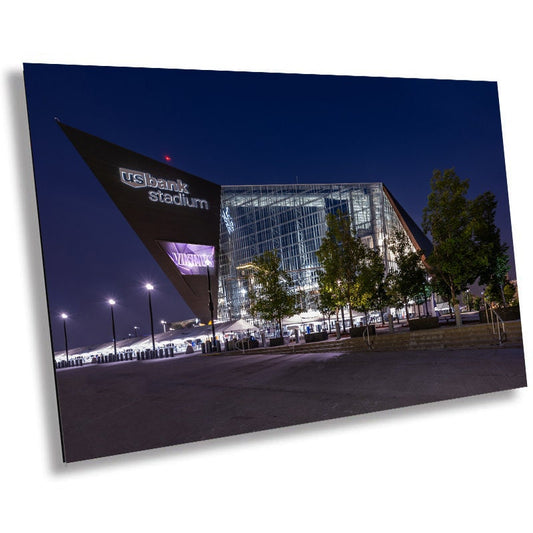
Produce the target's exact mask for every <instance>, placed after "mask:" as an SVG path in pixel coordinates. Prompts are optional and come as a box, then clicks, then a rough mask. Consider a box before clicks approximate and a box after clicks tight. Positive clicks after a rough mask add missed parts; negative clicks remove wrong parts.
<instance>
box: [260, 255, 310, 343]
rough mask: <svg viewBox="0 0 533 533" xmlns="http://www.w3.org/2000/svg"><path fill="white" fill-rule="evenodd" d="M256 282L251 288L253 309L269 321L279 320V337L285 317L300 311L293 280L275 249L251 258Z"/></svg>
mask: <svg viewBox="0 0 533 533" xmlns="http://www.w3.org/2000/svg"><path fill="white" fill-rule="evenodd" d="M252 265H253V266H252V270H253V283H252V287H253V288H252V290H250V311H251V313H252V315H258V316H260V317H261V318H262V319H263V320H266V321H268V322H277V324H278V326H279V331H280V336H281V335H282V320H283V319H284V318H286V317H288V316H292V315H294V314H296V313H298V312H299V310H300V309H299V307H298V305H297V303H298V295H297V294H295V290H294V283H293V281H292V279H291V277H290V276H289V274H288V273H287V272H285V271H284V270H283V269H282V268H281V261H280V258H279V257H278V254H277V253H276V252H274V251H267V252H265V253H264V254H263V255H260V256H258V257H254V259H253V260H252Z"/></svg>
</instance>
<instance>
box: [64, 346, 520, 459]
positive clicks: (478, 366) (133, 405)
mask: <svg viewBox="0 0 533 533" xmlns="http://www.w3.org/2000/svg"><path fill="white" fill-rule="evenodd" d="M56 372H57V384H58V394H59V403H60V410H61V421H62V429H63V440H64V448H65V458H66V460H67V462H72V461H79V460H84V459H91V458H96V457H101V456H107V455H115V454H120V453H127V452H133V451H138V450H143V449H150V448H156V447H161V446H169V445H174V444H181V443H186V442H194V441H200V440H205V439H212V438H217V437H225V436H228V435H236V434H240V433H247V432H251V431H259V430H265V429H272V428H277V427H283V426H289V425H294V424H302V423H307V422H314V421H319V420H326V419H331V418H338V417H345V416H350V415H355V414H362V413H369V412H374V411H380V410H384V409H391V408H397V407H404V406H408V405H416V404H421V403H426V402H434V401H438V400H446V399H451V398H460V397H464V396H470V395H474V394H484V393H489V392H495V391H502V390H507V389H513V388H519V387H524V386H526V375H525V366H524V354H523V350H522V349H521V348H499V347H495V348H490V349H487V350H454V351H429V352H423V351H416V352H401V353H400V352H382V353H379V352H364V353H345V352H343V353H342V354H341V353H336V352H330V353H316V354H256V355H232V356H218V357H217V356H206V355H189V356H181V357H179V358H170V359H155V360H150V361H129V362H123V363H109V364H106V365H88V366H84V367H81V368H76V367H75V368H65V369H60V370H57V371H56Z"/></svg>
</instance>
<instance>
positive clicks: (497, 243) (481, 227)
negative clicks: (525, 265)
mask: <svg viewBox="0 0 533 533" xmlns="http://www.w3.org/2000/svg"><path fill="white" fill-rule="evenodd" d="M496 206H497V201H496V198H495V197H494V194H492V193H491V192H485V193H483V194H481V195H480V196H478V197H477V198H476V199H475V200H474V201H473V202H472V206H471V211H472V215H471V216H472V223H473V232H474V238H475V240H476V243H477V246H478V247H479V253H478V257H479V284H480V285H490V286H491V288H492V289H493V290H497V291H500V296H499V297H498V298H497V300H496V301H498V302H501V304H502V305H503V306H505V305H506V295H505V290H504V289H505V286H506V281H507V273H508V272H509V268H510V266H509V256H508V255H507V250H508V249H509V247H508V246H507V245H506V244H504V243H502V242H501V237H500V230H499V228H498V227H497V226H496V222H495V217H496Z"/></svg>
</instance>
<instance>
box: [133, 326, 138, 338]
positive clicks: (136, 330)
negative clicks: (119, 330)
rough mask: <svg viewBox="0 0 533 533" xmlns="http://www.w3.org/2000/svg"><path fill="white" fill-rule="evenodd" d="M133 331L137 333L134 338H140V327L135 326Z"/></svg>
mask: <svg viewBox="0 0 533 533" xmlns="http://www.w3.org/2000/svg"><path fill="white" fill-rule="evenodd" d="M133 331H134V332H135V334H134V335H133V336H134V337H138V336H139V326H133Z"/></svg>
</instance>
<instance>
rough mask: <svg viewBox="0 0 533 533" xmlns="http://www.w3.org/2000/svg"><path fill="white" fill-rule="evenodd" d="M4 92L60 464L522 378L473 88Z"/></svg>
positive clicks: (215, 86) (168, 82) (344, 85)
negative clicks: (44, 324) (53, 396)
mask: <svg viewBox="0 0 533 533" xmlns="http://www.w3.org/2000/svg"><path fill="white" fill-rule="evenodd" d="M24 77H25V86H26V95H27V105H28V115H29V124H30V135H31V146H32V152H33V162H34V174H35V183H36V190H37V199H38V206H39V219H40V227H41V239H42V252H43V260H44V265H45V272H46V280H45V281H46V289H47V297H48V305H49V315H50V326H51V337H52V345H53V346H52V353H51V363H52V365H51V367H52V368H53V372H55V375H56V382H57V396H58V406H59V418H60V428H61V432H62V442H63V456H64V460H65V461H67V462H73V461H80V460H85V459H93V458H97V457H102V456H108V455H114V454H121V453H126V452H132V451H138V450H143V449H149V448H155V447H160V446H169V445H174V444H181V443H186V442H194V441H200V440H205V439H214V438H218V437H223V436H229V435H237V434H242V433H247V432H252V431H260V430H266V429H275V428H280V427H284V426H290V425H294V424H302V423H307V422H313V421H320V420H326V419H331V418H338V417H345V416H350V415H355V414H363V413H368V412H373V411H379V410H384V409H391V408H396V407H404V406H409V405H415V404H420V403H426V402H433V401H438V400H444V399H452V398H459V397H464V396H469V395H473V394H483V393H488V392H494V391H500V390H507V389H513V388H518V387H523V386H525V385H526V376H525V368H524V356H523V346H522V337H521V323H520V315H519V307H518V292H517V282H516V274H515V265H514V256H513V251H512V235H511V225H510V217H509V204H508V198H507V183H506V175H505V166H504V154H503V143H502V136H501V125H500V115H499V104H498V96H497V84H496V83H495V82H472V81H451V80H423V79H398V78H365V77H348V76H313V75H299V74H291V75H287V74H261V73H242V72H241V73H236V72H212V71H190V70H189V71H187V70H171V69H167V70H165V69H142V68H115V67H85V66H65V65H43V64H26V65H25V66H24ZM435 169H439V170H438V172H437V173H435V172H434V171H435ZM450 190H455V191H456V192H457V195H456V196H455V197H454V198H455V203H454V205H453V206H452V207H453V208H452V209H449V208H448V207H449V204H446V201H447V197H448V195H447V193H446V191H450ZM443 191H444V193H445V194H440V193H442V192H443ZM428 206H429V207H430V208H431V209H430V211H426V217H425V218H424V209H425V208H426V207H428ZM439 209H440V211H439ZM443 212H444V213H445V214H446V216H442V217H440V218H438V221H439V222H438V223H434V224H432V221H433V220H437V216H436V215H438V214H439V213H441V214H442V213H443ZM450 213H451V215H450ZM432 214H434V215H435V218H434V219H433V218H432V217H431V215H432ZM483 221H487V223H484V222H483ZM447 230H449V231H448V234H447ZM450 234H451V236H452V237H453V239H455V240H454V241H453V242H455V243H459V244H460V246H455V248H454V247H453V246H452V247H451V249H452V252H450V254H451V255H450V257H448V262H447V261H446V258H447V256H445V257H444V259H443V253H442V252H443V250H445V249H447V250H450V241H449V237H450ZM447 239H448V240H447ZM402 242H403V243H404V244H403V245H402V244H401V243H402ZM402 250H403V252H402ZM453 254H456V255H453ZM496 259H497V260H496ZM450 264H452V265H454V268H455V271H454V274H453V276H452V277H450V274H449V270H450ZM409 265H411V266H410V267H409V268H410V269H409V268H407V267H408V266H409ZM446 273H448V275H447V274H446ZM452 278H453V279H452ZM413 279H414V281H413ZM409 280H410V281H409ZM448 302H450V304H448ZM454 304H455V308H454V309H453V307H454ZM461 323H462V325H461Z"/></svg>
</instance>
